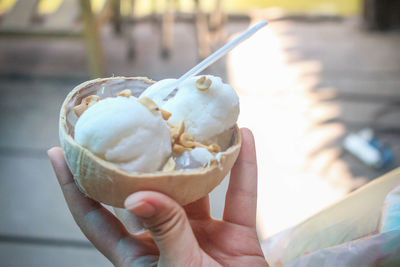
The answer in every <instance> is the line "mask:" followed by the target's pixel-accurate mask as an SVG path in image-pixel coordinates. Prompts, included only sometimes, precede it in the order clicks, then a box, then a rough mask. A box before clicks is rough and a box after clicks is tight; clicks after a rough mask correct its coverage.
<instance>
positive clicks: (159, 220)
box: [125, 191, 201, 266]
mask: <svg viewBox="0 0 400 267" xmlns="http://www.w3.org/2000/svg"><path fill="white" fill-rule="evenodd" d="M125 208H126V209H127V210H129V211H130V212H132V213H134V214H135V215H136V216H138V217H139V218H140V219H141V220H142V222H143V224H144V226H145V227H146V228H147V229H148V230H149V231H150V233H151V235H152V236H153V238H154V241H155V242H156V244H157V247H158V249H159V250H160V258H159V260H160V263H164V264H166V265H168V266H169V265H171V266H188V265H187V264H188V263H190V262H192V263H193V260H194V262H196V258H197V257H200V255H201V252H200V247H199V245H198V243H197V240H196V238H195V236H194V234H193V231H192V228H191V227H190V224H189V221H188V219H187V217H186V213H185V211H184V210H183V208H182V207H181V206H180V205H179V204H178V203H177V202H175V201H174V200H172V199H171V198H169V197H167V196H166V195H163V194H161V193H157V192H150V191H142V192H137V193H134V194H132V195H130V196H129V197H128V198H127V199H126V200H125ZM161 265H163V264H161Z"/></svg>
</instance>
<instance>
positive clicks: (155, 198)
mask: <svg viewBox="0 0 400 267" xmlns="http://www.w3.org/2000/svg"><path fill="white" fill-rule="evenodd" d="M241 133H242V140H243V143H242V148H241V151H240V154H239V157H238V159H237V161H236V163H235V165H234V167H233V169H232V171H231V179H230V183H229V187H228V191H227V193H226V201H225V203H226V204H225V209H224V215H223V219H222V220H214V219H212V218H211V216H210V203H209V198H208V196H206V197H204V198H202V199H200V200H198V201H196V202H193V203H191V204H189V205H186V206H184V207H181V206H180V205H179V204H178V203H176V202H175V201H174V200H172V199H171V198H169V197H167V196H166V195H163V194H161V193H157V192H151V191H142V192H137V193H134V194H132V195H130V196H129V197H128V198H127V199H126V201H125V207H126V209H128V210H129V211H130V212H132V213H134V214H135V215H136V216H138V217H139V218H140V219H141V220H142V222H143V225H144V226H145V227H146V228H147V229H148V231H147V232H144V233H142V234H140V235H132V234H130V233H128V232H127V230H126V229H125V228H124V226H123V225H122V224H121V222H120V221H119V220H118V219H117V218H116V217H115V216H114V215H113V214H112V213H110V212H109V211H108V210H107V209H105V208H104V207H103V206H102V205H101V204H100V203H98V202H96V201H94V200H91V199H89V198H87V197H85V196H84V195H83V194H82V193H81V192H80V191H79V189H78V188H77V186H76V185H75V183H74V180H73V177H72V175H71V173H70V171H69V169H68V167H67V164H66V162H65V160H64V156H63V153H62V150H61V148H59V147H54V148H52V149H50V150H49V151H48V155H49V158H50V161H51V163H52V165H53V168H54V171H55V173H56V176H57V178H58V181H59V183H60V186H61V189H62V191H63V194H64V197H65V200H66V202H67V204H68V207H69V209H70V211H71V213H72V216H73V217H74V219H75V221H76V223H77V224H78V226H79V227H80V228H81V230H82V232H83V233H84V234H85V235H86V237H87V238H88V239H89V240H90V241H91V242H92V243H93V245H94V246H95V247H96V248H97V249H98V250H99V251H100V252H101V253H103V254H104V256H106V257H107V258H108V259H109V260H110V261H111V262H112V263H113V264H114V265H115V266H175V267H180V266H182V267H183V266H252V267H253V266H268V264H267V262H266V260H265V259H264V255H263V252H262V250H261V247H260V243H259V240H258V237H257V233H256V208H257V163H256V153H255V145H254V138H253V135H252V133H251V131H250V130H248V129H241Z"/></svg>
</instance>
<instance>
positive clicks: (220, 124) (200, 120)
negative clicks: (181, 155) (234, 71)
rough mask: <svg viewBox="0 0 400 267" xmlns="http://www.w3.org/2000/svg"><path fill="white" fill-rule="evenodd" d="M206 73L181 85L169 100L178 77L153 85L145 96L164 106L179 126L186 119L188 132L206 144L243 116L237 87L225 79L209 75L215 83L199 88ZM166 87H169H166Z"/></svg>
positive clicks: (172, 122) (207, 77)
mask: <svg viewBox="0 0 400 267" xmlns="http://www.w3.org/2000/svg"><path fill="white" fill-rule="evenodd" d="M201 77H203V76H197V77H192V78H190V79H188V80H186V81H185V82H183V83H182V84H181V85H179V88H178V90H177V92H176V94H175V95H174V96H172V97H170V98H169V99H165V97H166V95H169V93H170V90H169V89H170V88H168V85H169V84H171V83H173V82H174V81H175V80H173V79H167V80H161V81H159V82H157V83H155V84H154V85H152V86H150V87H149V88H148V89H147V90H146V91H145V92H143V94H142V96H148V97H150V98H152V99H153V100H154V101H155V102H157V104H158V105H160V107H161V108H162V109H164V110H166V111H168V112H170V113H171V114H172V116H171V117H170V118H169V120H168V122H169V123H171V124H173V125H175V126H176V125H178V124H179V122H180V121H184V122H185V131H187V132H188V133H190V134H191V135H193V137H194V138H195V139H196V140H197V141H199V142H203V143H208V142H209V141H210V140H211V139H212V138H213V137H215V136H217V135H219V134H221V133H223V132H224V131H226V130H228V129H229V128H231V127H232V126H234V125H235V124H236V121H237V118H238V116H239V98H238V96H237V94H236V92H235V90H233V88H232V87H231V86H230V85H228V84H225V83H223V82H222V80H221V78H219V77H215V76H212V75H206V76H205V78H206V79H207V80H209V81H208V82H211V84H209V87H208V88H206V89H205V90H204V89H203V90H199V89H198V88H197V87H196V81H198V80H199V79H200V78H201ZM163 87H166V88H167V89H165V88H163Z"/></svg>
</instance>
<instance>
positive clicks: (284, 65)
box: [0, 19, 400, 266]
mask: <svg viewBox="0 0 400 267" xmlns="http://www.w3.org/2000/svg"><path fill="white" fill-rule="evenodd" d="M247 26H248V22H245V21H236V22H230V23H229V24H228V25H227V32H228V34H231V33H235V32H238V31H241V30H243V29H245V28H246V27H247ZM188 33H189V34H188ZM132 34H133V36H134V40H135V52H136V58H135V60H134V61H128V60H126V52H127V42H125V41H124V40H123V39H121V38H119V37H117V36H115V35H114V34H113V32H112V31H111V30H110V29H109V28H104V29H103V30H102V39H103V40H102V41H103V42H104V44H105V49H106V53H107V62H108V73H109V75H110V76H111V75H127V76H143V75H145V76H149V77H151V78H153V79H156V80H157V79H162V78H166V77H177V76H179V75H180V74H182V73H184V72H185V71H186V70H187V69H189V68H190V67H192V66H193V65H194V64H195V63H196V61H197V58H196V54H195V52H196V43H195V34H194V26H193V25H192V24H188V23H178V24H177V25H176V27H175V39H174V41H175V43H174V48H173V51H172V54H171V58H169V59H162V58H161V57H160V49H159V48H160V38H159V31H158V29H157V28H156V27H152V25H151V24H147V23H143V24H140V25H138V26H137V27H136V28H135V29H133V30H132ZM399 47H400V33H399V32H387V33H368V32H364V31H363V30H361V29H360V26H359V25H358V23H357V21H356V20H355V19H348V20H343V21H325V22H307V21H279V22H278V21H277V22H272V23H271V24H270V25H269V26H268V28H267V29H265V30H262V31H261V32H259V34H257V35H256V36H254V38H253V39H251V40H249V41H248V42H246V43H244V44H243V45H242V46H240V47H238V48H237V49H236V50H234V51H233V52H232V53H231V54H230V55H229V56H228V57H227V58H225V59H224V60H222V61H220V62H218V63H217V64H215V65H214V66H212V67H211V68H209V69H208V70H207V73H212V74H214V75H218V76H221V77H223V78H224V80H225V81H229V82H230V83H231V84H232V85H233V86H234V87H235V89H237V91H238V93H239V95H240V99H241V117H240V125H241V126H247V127H250V128H251V129H252V130H253V131H254V134H255V137H256V143H257V156H258V162H259V204H258V215H259V216H258V226H259V232H260V236H262V237H266V236H268V235H271V234H273V233H276V232H278V231H280V230H283V229H284V228H285V227H289V226H291V225H293V224H295V223H297V222H299V221H301V220H302V219H304V218H306V217H308V216H310V215H311V214H313V213H314V212H316V211H318V210H319V209H321V208H323V207H325V206H327V205H329V204H330V203H332V202H333V201H336V200H337V199H340V198H341V197H343V196H344V195H346V194H347V193H348V192H349V191H351V190H353V189H355V188H357V187H359V186H361V185H362V184H365V183H366V182H368V181H369V180H371V179H374V178H375V177H377V176H379V175H381V174H383V173H385V172H387V171H388V170H390V169H393V168H394V167H395V166H399V165H400V142H399V141H400V136H399V135H398V131H397V133H395V132H394V131H389V132H386V133H385V134H382V135H381V136H380V138H381V139H382V140H384V141H385V142H387V143H388V145H390V147H391V148H392V149H393V151H394V154H395V156H396V160H395V162H394V164H393V165H391V166H390V167H389V168H387V169H384V170H374V169H371V168H369V167H366V166H364V165H362V164H361V163H360V162H358V161H357V160H356V159H354V158H353V157H352V156H351V155H348V154H347V153H345V152H344V151H343V149H342V140H343V137H344V136H345V135H346V134H348V133H350V132H353V131H357V130H359V129H362V128H364V127H370V126H372V125H373V124H374V123H375V122H374V121H373V117H374V115H375V114H376V113H377V112H378V111H379V110H380V109H382V108H384V107H386V106H388V104H389V103H392V102H394V101H400V53H399V50H398V48H399ZM182 51H184V52H182ZM88 76H89V75H88V70H87V66H86V59H85V47H84V44H83V43H81V42H80V41H78V40H42V39H10V40H5V39H1V40H0V129H1V130H0V136H1V138H0V210H2V214H3V215H2V216H1V219H0V265H1V266H54V265H55V263H57V264H56V265H57V266H111V264H110V263H109V262H108V261H107V260H106V259H105V258H104V257H103V256H102V255H101V254H100V253H98V252H97V251H96V250H95V249H94V248H93V247H92V246H91V245H90V243H89V242H88V241H87V240H86V238H85V237H84V236H83V235H82V234H81V232H80V230H79V229H78V227H77V226H76V225H75V223H74V221H73V219H72V218H71V216H70V214H69V212H68V210H67V208H66V205H65V203H64V200H63V198H62V195H61V191H60V189H59V188H58V185H57V182H56V179H55V177H54V174H53V173H52V170H51V167H50V164H49V162H48V160H47V158H46V150H47V149H48V148H50V147H51V146H53V145H57V144H58V132H57V131H58V125H57V118H58V112H59V108H60V105H61V102H62V101H63V99H64V97H65V96H66V94H67V93H68V92H69V91H70V90H71V89H72V88H73V87H74V86H75V85H77V84H79V83H80V82H83V81H85V80H87V79H89V78H88ZM395 111H396V112H397V113H396V112H395ZM398 111H399V109H397V110H395V109H393V112H391V113H388V114H387V115H386V116H385V117H382V118H381V119H380V120H379V122H378V123H379V125H380V126H383V127H390V128H393V127H398V126H399V124H398V121H399V119H400V117H399V112H398ZM226 184H227V179H225V181H224V182H223V184H222V185H221V186H219V187H218V188H217V189H216V190H215V191H214V192H213V193H212V202H213V203H212V212H213V215H214V216H215V217H219V216H220V214H221V212H222V209H223V203H224V190H226Z"/></svg>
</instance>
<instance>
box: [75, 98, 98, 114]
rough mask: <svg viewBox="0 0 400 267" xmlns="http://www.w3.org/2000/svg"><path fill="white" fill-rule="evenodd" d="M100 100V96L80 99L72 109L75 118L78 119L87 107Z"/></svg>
mask: <svg viewBox="0 0 400 267" xmlns="http://www.w3.org/2000/svg"><path fill="white" fill-rule="evenodd" d="M100 100H101V97H100V96H97V95H90V96H87V97H85V98H84V99H82V101H81V103H80V104H79V105H77V106H75V107H74V112H75V114H76V116H78V117H80V116H81V115H82V114H83V112H85V111H86V110H87V109H88V108H89V107H91V106H92V105H94V104H96V103H97V102H99V101H100Z"/></svg>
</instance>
